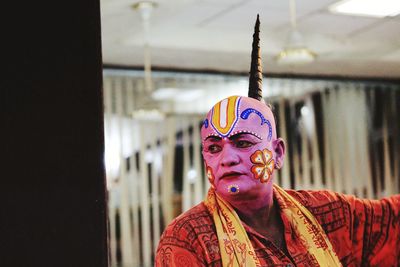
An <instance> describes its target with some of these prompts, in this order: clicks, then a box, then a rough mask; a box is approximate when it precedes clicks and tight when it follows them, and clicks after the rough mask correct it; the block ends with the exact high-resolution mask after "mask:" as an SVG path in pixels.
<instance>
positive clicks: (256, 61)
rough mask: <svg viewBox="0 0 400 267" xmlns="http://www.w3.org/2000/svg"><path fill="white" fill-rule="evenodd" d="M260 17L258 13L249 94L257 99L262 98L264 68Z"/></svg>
mask: <svg viewBox="0 0 400 267" xmlns="http://www.w3.org/2000/svg"><path fill="white" fill-rule="evenodd" d="M259 32H260V19H259V16H258V14H257V20H256V25H255V26H254V34H253V48H252V51H251V66H250V77H249V93H248V96H249V97H251V98H255V99H257V100H260V101H261V99H262V68H261V56H260V37H259Z"/></svg>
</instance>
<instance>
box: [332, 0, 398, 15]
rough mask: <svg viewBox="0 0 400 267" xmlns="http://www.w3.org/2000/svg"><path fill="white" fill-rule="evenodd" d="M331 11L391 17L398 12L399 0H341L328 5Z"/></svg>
mask: <svg viewBox="0 0 400 267" xmlns="http://www.w3.org/2000/svg"><path fill="white" fill-rule="evenodd" d="M329 10H330V11H331V12H333V13H340V14H346V15H356V16H369V17H378V18H382V17H388V16H390V17H392V16H396V15H398V14H400V1H399V0H379V1H377V0H343V1H339V2H337V3H335V4H333V5H331V6H330V7H329Z"/></svg>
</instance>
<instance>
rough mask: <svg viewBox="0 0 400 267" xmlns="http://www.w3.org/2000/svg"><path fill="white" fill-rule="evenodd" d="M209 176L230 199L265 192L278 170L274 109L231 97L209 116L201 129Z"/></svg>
mask: <svg viewBox="0 0 400 267" xmlns="http://www.w3.org/2000/svg"><path fill="white" fill-rule="evenodd" d="M201 138H202V144H203V158H204V161H205V164H206V170H207V176H208V178H209V181H210V183H211V184H212V185H213V186H214V187H215V189H216V191H217V192H218V193H219V194H220V195H222V196H225V199H229V198H230V197H233V196H235V195H239V194H242V193H244V192H245V193H249V192H250V191H254V190H258V191H259V192H260V193H261V191H263V190H265V187H266V186H265V185H266V184H271V183H270V181H271V178H272V176H273V170H274V155H273V152H272V151H273V141H274V140H275V139H276V131H275V121H274V116H273V114H272V112H271V110H270V108H269V107H268V106H267V105H265V104H264V103H262V102H260V101H258V100H256V99H253V98H248V97H239V96H231V97H229V98H226V99H223V100H221V101H220V102H218V103H217V104H216V105H214V107H213V108H212V109H211V110H210V111H209V112H208V114H207V117H206V119H205V120H204V124H203V127H202V129H201Z"/></svg>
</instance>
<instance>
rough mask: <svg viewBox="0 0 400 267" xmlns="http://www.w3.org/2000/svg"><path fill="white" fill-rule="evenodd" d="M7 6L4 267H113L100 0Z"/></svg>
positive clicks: (1, 96)
mask: <svg viewBox="0 0 400 267" xmlns="http://www.w3.org/2000/svg"><path fill="white" fill-rule="evenodd" d="M8 2H15V3H9V4H7V3H8ZM3 4H6V5H7V6H4V5H3V7H2V11H3V12H4V15H5V14H6V13H7V14H8V15H10V16H8V17H7V18H8V19H7V20H6V21H5V20H4V17H3V16H2V17H3V18H2V21H1V24H2V25H1V28H2V29H1V31H0V32H1V36H2V37H1V42H2V46H1V47H2V56H1V60H0V63H1V64H2V66H3V68H5V69H6V70H5V71H3V72H2V75H1V81H0V85H1V88H0V90H1V91H0V106H1V107H0V108H1V110H2V112H1V113H2V118H1V125H0V129H1V130H0V132H2V134H1V136H2V138H1V143H2V145H1V149H0V151H1V154H2V158H3V160H2V162H1V163H0V165H1V167H0V177H1V178H2V179H1V183H0V198H1V199H0V266H13V267H14V266H54V267H56V266H57V267H58V266H74V267H75V266H85V267H87V266H95V267H101V266H107V263H108V254H107V224H106V218H107V212H106V207H107V205H106V189H105V175H104V162H103V153H104V137H103V104H102V68H101V38H100V32H101V31H100V8H99V0H84V1H82V0H72V1H61V2H60V1H49V2H46V1H44V2H42V1H25V2H24V1H7V2H5V3H3ZM8 5H15V6H8Z"/></svg>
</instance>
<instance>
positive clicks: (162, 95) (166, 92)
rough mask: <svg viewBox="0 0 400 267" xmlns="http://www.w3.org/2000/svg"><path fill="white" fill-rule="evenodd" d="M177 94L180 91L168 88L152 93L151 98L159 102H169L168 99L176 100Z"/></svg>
mask: <svg viewBox="0 0 400 267" xmlns="http://www.w3.org/2000/svg"><path fill="white" fill-rule="evenodd" d="M177 93H178V89H176V88H170V87H166V88H160V89H157V90H156V91H154V92H152V93H151V97H152V98H153V99H154V100H157V101H160V100H167V99H171V98H174V96H175V95H176V94H177Z"/></svg>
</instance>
